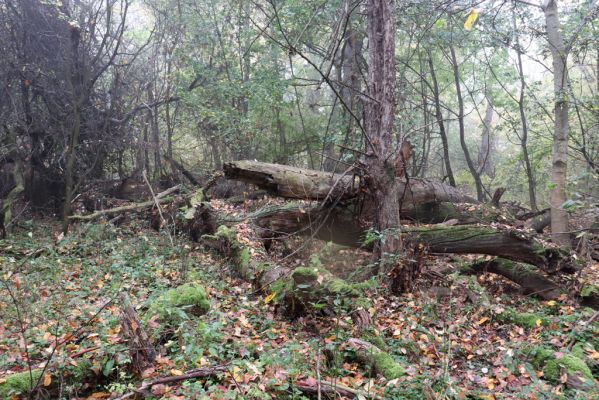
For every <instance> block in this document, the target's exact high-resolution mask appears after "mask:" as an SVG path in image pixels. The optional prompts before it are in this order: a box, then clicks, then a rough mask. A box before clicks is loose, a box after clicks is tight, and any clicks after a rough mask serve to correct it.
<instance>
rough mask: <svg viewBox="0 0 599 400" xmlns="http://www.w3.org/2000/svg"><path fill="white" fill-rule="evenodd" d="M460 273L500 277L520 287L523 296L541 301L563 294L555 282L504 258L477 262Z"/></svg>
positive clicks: (531, 268) (523, 265)
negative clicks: (533, 297) (469, 272)
mask: <svg viewBox="0 0 599 400" xmlns="http://www.w3.org/2000/svg"><path fill="white" fill-rule="evenodd" d="M462 271H463V272H468V271H472V272H474V273H477V274H478V273H484V272H491V273H494V274H497V275H501V276H503V277H505V278H507V279H509V280H510V281H512V282H514V283H516V284H518V285H520V287H521V288H522V290H523V292H524V294H527V295H534V296H537V297H539V298H541V299H543V300H555V299H557V298H558V297H560V295H561V294H562V293H565V291H564V290H562V289H561V288H560V287H559V286H558V285H557V284H556V283H555V282H553V281H552V280H550V279H548V278H546V277H545V276H543V275H541V273H539V272H538V271H535V270H534V268H533V267H531V266H528V265H525V264H520V263H516V262H513V261H510V260H506V259H504V258H494V259H492V260H484V261H478V262H475V263H472V264H470V265H468V266H466V267H465V268H463V269H462Z"/></svg>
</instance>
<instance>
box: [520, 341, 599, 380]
mask: <svg viewBox="0 0 599 400" xmlns="http://www.w3.org/2000/svg"><path fill="white" fill-rule="evenodd" d="M531 356H532V362H533V365H534V366H535V367H536V368H537V369H539V370H541V371H542V372H543V378H545V379H547V380H548V381H552V382H560V381H562V378H565V383H566V385H567V386H569V387H571V388H574V389H581V390H587V389H591V388H593V387H596V382H595V379H594V377H593V374H592V372H591V370H590V368H589V367H588V366H587V365H586V363H585V362H584V360H582V359H580V358H578V357H577V356H575V355H574V354H571V353H564V352H561V351H553V350H551V349H548V348H544V347H541V348H536V349H533V351H532V352H531Z"/></svg>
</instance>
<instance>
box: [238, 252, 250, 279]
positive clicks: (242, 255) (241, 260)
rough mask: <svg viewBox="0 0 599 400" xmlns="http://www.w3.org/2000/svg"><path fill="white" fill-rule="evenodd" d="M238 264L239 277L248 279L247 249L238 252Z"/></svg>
mask: <svg viewBox="0 0 599 400" xmlns="http://www.w3.org/2000/svg"><path fill="white" fill-rule="evenodd" d="M238 264H239V265H238V266H237V268H238V269H239V271H238V272H239V275H240V276H241V277H242V278H244V279H250V278H251V277H250V250H249V249H248V248H247V247H246V248H244V249H242V250H241V251H240V252H239V257H238Z"/></svg>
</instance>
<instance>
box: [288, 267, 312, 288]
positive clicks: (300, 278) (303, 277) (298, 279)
mask: <svg viewBox="0 0 599 400" xmlns="http://www.w3.org/2000/svg"><path fill="white" fill-rule="evenodd" d="M292 277H293V281H294V282H295V284H296V285H305V284H312V283H314V282H315V281H317V280H318V268H314V267H298V268H296V269H294V270H293V275H292Z"/></svg>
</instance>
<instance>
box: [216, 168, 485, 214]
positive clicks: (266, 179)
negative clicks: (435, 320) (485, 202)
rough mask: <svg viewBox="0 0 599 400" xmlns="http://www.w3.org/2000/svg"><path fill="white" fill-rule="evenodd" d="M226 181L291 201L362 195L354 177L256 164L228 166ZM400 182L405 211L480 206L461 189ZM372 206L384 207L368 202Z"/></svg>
mask: <svg viewBox="0 0 599 400" xmlns="http://www.w3.org/2000/svg"><path fill="white" fill-rule="evenodd" d="M223 170H224V172H225V177H227V178H228V179H237V180H241V181H244V182H246V183H251V184H254V185H256V186H258V187H259V188H260V189H264V190H267V191H268V192H269V193H271V194H273V195H276V196H281V197H286V198H290V199H305V200H327V201H328V202H336V201H341V200H348V199H352V198H356V197H358V196H359V195H360V193H361V192H360V179H358V177H355V176H353V175H343V174H333V173H330V172H322V171H316V170H310V169H302V168H296V167H290V166H287V165H280V164H269V163H263V162H259V161H252V160H241V161H233V162H229V163H225V165H224V166H223ZM393 179H394V180H395V182H396V186H397V188H398V190H397V198H398V199H399V201H400V204H401V210H402V211H403V210H409V209H411V208H413V206H415V205H420V204H424V203H440V202H451V203H477V200H476V199H473V198H472V197H470V196H467V195H464V194H462V193H460V192H459V191H458V190H457V189H455V188H453V187H451V186H448V185H445V184H442V183H438V182H432V181H429V180H426V179H416V178H411V179H410V180H409V182H406V181H405V180H403V179H400V178H395V177H394V178H393ZM367 203H368V204H380V203H378V202H376V201H373V200H367Z"/></svg>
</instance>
